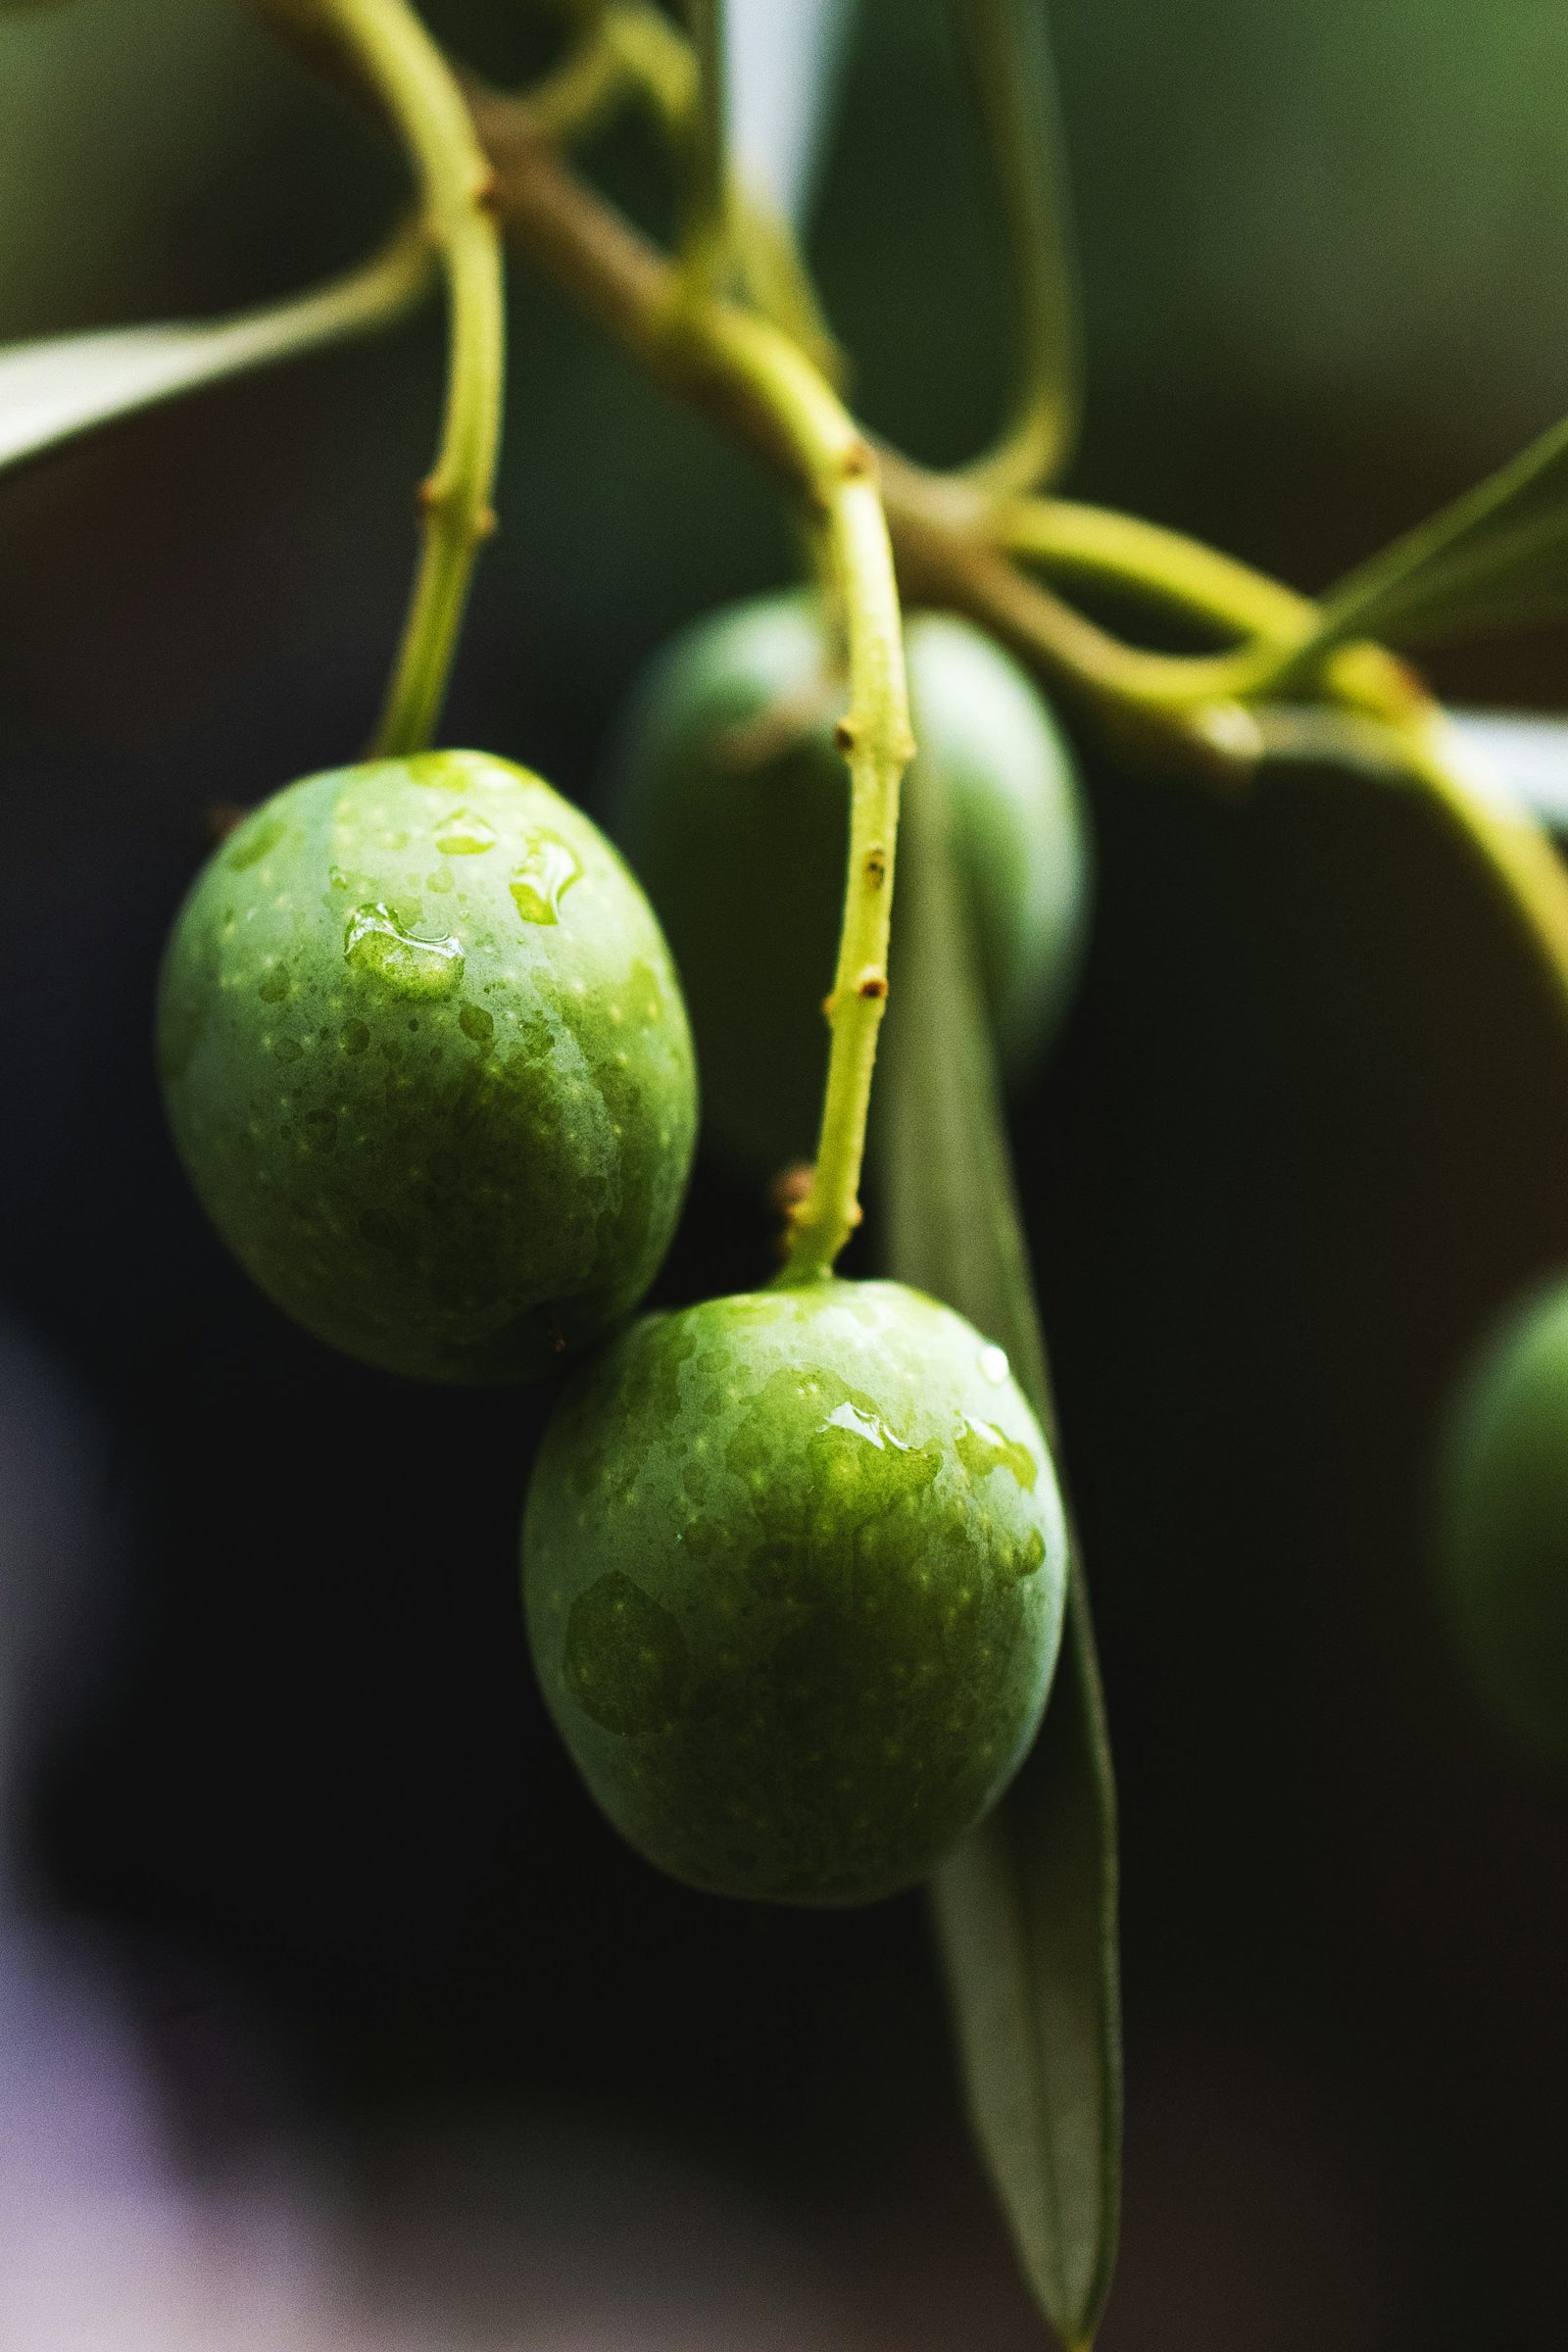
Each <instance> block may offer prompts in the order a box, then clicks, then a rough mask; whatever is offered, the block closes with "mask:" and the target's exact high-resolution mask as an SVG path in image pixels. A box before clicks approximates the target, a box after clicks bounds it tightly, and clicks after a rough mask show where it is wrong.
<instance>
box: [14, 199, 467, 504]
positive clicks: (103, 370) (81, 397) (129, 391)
mask: <svg viewBox="0 0 1568 2352" xmlns="http://www.w3.org/2000/svg"><path fill="white" fill-rule="evenodd" d="M433 274H434V256H433V254H432V252H431V248H430V243H429V239H428V238H427V236H426V235H425V233H424V231H423V229H422V228H421V227H419V226H418V225H417V224H411V225H410V226H408V227H405V228H403V229H400V230H399V232H398V234H397V235H396V236H395V237H394V238H393V239H392V240H391V242H390V243H389V244H388V245H387V246H385V247H384V248H383V250H382V251H381V252H379V253H377V254H376V255H375V256H374V257H373V259H372V260H370V261H369V262H368V263H366V264H364V265H363V266H362V267H361V268H359V269H357V270H350V271H349V272H348V273H347V274H346V275H345V276H342V277H336V278H332V279H330V280H329V281H328V283H327V284H325V285H322V286H316V287H313V288H312V289H311V291H310V292H309V293H307V294H299V295H294V296H292V297H291V298H290V299H289V300H288V301H286V302H279V303H269V304H266V305H264V306H263V307H262V308H260V309H257V310H251V311H240V312H236V313H235V314H233V315H232V316H231V317H229V318H226V319H207V320H193V321H179V322H174V323H167V324H156V325H147V326H128V327H113V328H109V329H106V330H105V331H103V332H101V333H95V334H84V335H53V336H47V337H45V338H43V339H42V340H40V341H37V342H31V343H10V344H4V345H0V468H4V467H5V466H15V465H19V464H20V463H21V462H22V461H23V460H24V459H25V458H33V457H37V456H39V455H40V454H41V453H42V452H43V451H44V450H48V449H54V448H56V447H57V446H58V445H59V444H60V443H61V442H63V441H69V440H73V439H74V438H75V436H76V435H77V434H80V433H85V432H89V431H91V430H92V429H93V427H94V426H96V425H100V424H109V423H111V422H112V421H113V420H114V419H115V418H116V417H128V416H130V415H132V414H133V413H134V412H135V411H136V410H138V409H148V408H152V407H154V406H155V405H156V404H157V403H158V402H159V401H164V400H172V399H174V398H176V397H177V396H178V395H179V394H181V393H184V392H195V391H199V390H200V389H201V388H202V387H203V386H204V385H206V384H213V383H218V382H220V381H221V379H222V378H223V377H225V376H231V375H242V374H245V373H247V372H248V371H249V370H250V369H252V368H267V367H270V366H272V365H273V364H274V363H275V362H277V361H279V360H287V359H292V358H294V357H295V356H296V355H297V354H298V353H300V352H305V351H310V350H312V349H314V348H316V347H317V346H318V345H320V344H323V343H331V342H336V341H338V340H339V339H340V338H342V337H343V336H347V335H357V334H368V333H369V332H370V331H371V330H372V329H374V328H375V327H378V326H382V325H384V324H386V323H388V322H389V321H390V320H391V319H395V318H397V317H398V316H400V315H401V314H402V313H403V312H404V311H406V310H408V309H410V308H411V307H412V306H413V305H414V304H415V303H416V302H417V300H418V299H419V297H420V295H421V294H422V293H423V292H424V291H425V289H426V287H427V286H428V285H429V284H430V283H431V281H432V278H433Z"/></svg>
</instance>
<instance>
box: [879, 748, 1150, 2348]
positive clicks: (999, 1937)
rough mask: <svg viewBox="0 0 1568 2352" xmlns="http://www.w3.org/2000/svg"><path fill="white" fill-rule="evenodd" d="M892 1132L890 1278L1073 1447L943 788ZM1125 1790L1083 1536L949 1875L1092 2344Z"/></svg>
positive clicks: (1026, 2260) (1034, 2239)
mask: <svg viewBox="0 0 1568 2352" xmlns="http://www.w3.org/2000/svg"><path fill="white" fill-rule="evenodd" d="M894 953H895V963H894V967H893V981H894V988H893V995H892V998H891V1000H890V1010H889V1018H888V1023H887V1060H886V1066H885V1071H884V1076H883V1103H882V1113H883V1125H882V1130H881V1135H880V1139H879V1140H880V1144H881V1152H882V1159H883V1163H884V1165H883V1174H882V1182H883V1187H884V1208H885V1215H886V1225H887V1236H888V1257H889V1262H890V1266H891V1270H892V1272H893V1273H894V1274H895V1275H897V1276H898V1277H899V1279H900V1280H902V1281H906V1282H909V1283H913V1284H915V1285H917V1286H918V1287H919V1288H921V1289H923V1290H927V1291H930V1292H933V1293H934V1294H935V1295H936V1296H937V1297H938V1298H941V1299H946V1300H947V1301H948V1302H949V1303H950V1304H952V1305H954V1306H956V1307H957V1308H958V1309H959V1310H960V1311H961V1312H962V1313H964V1314H965V1315H967V1316H968V1317H969V1319H970V1321H971V1322H973V1323H974V1324H976V1325H977V1326H978V1328H979V1329H980V1330H982V1331H983V1332H984V1333H985V1334H986V1336H987V1338H988V1339H993V1340H995V1341H997V1342H998V1343H999V1344H1000V1345H1001V1346H1002V1347H1003V1348H1005V1350H1006V1352H1007V1355H1008V1357H1009V1359H1010V1361H1011V1363H1012V1367H1013V1370H1014V1372H1015V1374H1016V1376H1017V1378H1018V1381H1019V1384H1020V1386H1021V1387H1022V1388H1023V1390H1024V1393H1025V1394H1026V1396H1028V1397H1029V1399H1030V1401H1031V1402H1032V1403H1033V1405H1034V1406H1035V1409H1036V1411H1037V1412H1038V1413H1039V1415H1040V1418H1041V1422H1042V1425H1043V1426H1044V1428H1045V1429H1046V1431H1047V1433H1048V1435H1049V1436H1050V1437H1051V1439H1052V1441H1053V1445H1054V1443H1055V1429H1054V1413H1053V1410H1052V1401H1051V1391H1050V1379H1049V1374H1048V1370H1047V1364H1046V1354H1045V1348H1044V1344H1043V1342H1042V1339H1041V1335H1040V1325H1039V1320H1038V1317H1037V1314H1036V1310H1035V1303H1034V1297H1033V1288H1032V1283H1031V1278H1030V1272H1029V1261H1028V1254H1027V1250H1026V1247H1025V1243H1024V1238H1023V1232H1022V1228H1021V1224H1020V1221H1019V1215H1018V1208H1017V1201H1016V1197H1015V1193H1014V1189H1013V1181H1012V1171H1011V1165H1010V1161H1009V1157H1008V1152H1007V1144H1006V1139H1005V1127H1004V1122H1003V1115H1002V1106H1001V1099H1000V1092H999V1086H998V1080H997V1074H996V1066H995V1060H994V1055H993V1052H992V1047H991V1041H990V1036H989V1032H988V1027H987V1023H986V1018H985V1014H984V1011H983V1009H982V1004H981V998H980V993H979V982H978V978H977V974H976V971H975V966H974V957H973V951H972V944H971V941H970V938H969V934H968V926H967V917H966V914H965V910H964V907H963V904H962V901H961V898H960V894H959V890H958V885H957V882H956V876H955V872H954V868H953V863H952V858H951V853H950V850H949V845H948V839H947V816H946V809H945V807H944V804H943V802H942V799H941V795H940V788H939V785H938V783H937V781H936V779H934V778H933V777H932V776H931V775H930V774H929V773H928V772H926V771H925V770H924V769H923V768H922V766H921V764H920V762H919V761H916V763H915V766H914V768H913V769H912V770H911V771H910V776H909V779H908V784H907V799H906V822H905V826H904V829H903V834H902V839H901V854H900V878H899V921H898V925H897V928H896V930H895V935H894ZM1115 1812H1116V1802H1115V1784H1114V1781H1113V1778H1112V1773H1111V1762H1110V1749H1109V1744H1108V1741H1107V1739H1106V1733H1105V1718H1104V1707H1103V1699H1102V1695H1101V1688H1100V1674H1099V1668H1098V1665H1097V1662H1096V1656H1095V1641H1094V1633H1093V1630H1092V1627H1091V1624H1090V1616H1089V1603H1088V1594H1087V1592H1086V1589H1085V1584H1084V1576H1083V1565H1082V1559H1081V1555H1080V1552H1079V1546H1078V1541H1077V1536H1076V1533H1073V1534H1072V1537H1071V1566H1070V1571H1069V1586H1068V1603H1067V1628H1066V1633H1065V1636H1064V1640H1063V1645H1062V1656H1061V1661H1060V1664H1059V1666H1058V1669H1057V1673H1056V1680H1055V1686H1054V1691H1053V1693H1052V1697H1051V1703H1050V1706H1049V1708H1048V1710H1047V1715H1046V1722H1045V1726H1044V1729H1043V1730H1042V1733H1041V1736H1040V1739H1039V1740H1038V1741H1037V1742H1036V1745H1035V1747H1034V1750H1033V1752H1032V1753H1031V1755H1030V1756H1029V1758H1028V1759H1027V1761H1026V1762H1025V1764H1024V1767H1023V1770H1022V1771H1021V1772H1020V1774H1019V1776H1018V1778H1017V1780H1016V1781H1015V1782H1014V1783H1013V1785H1012V1787H1011V1789H1009V1790H1008V1791H1007V1793H1006V1795H1005V1796H1004V1798H1003V1799H1002V1801H1001V1803H1000V1804H999V1805H998V1806H997V1807H996V1809H995V1810H994V1811H993V1812H992V1814H991V1815H990V1816H989V1818H988V1819H987V1820H986V1821H984V1822H983V1823H982V1824H981V1825H980V1827H979V1828H978V1829H977V1830H975V1831H973V1832H971V1834H970V1835H969V1837H968V1838H965V1839H964V1840H963V1842H962V1843H961V1844H960V1845H959V1846H958V1847H957V1848H956V1851H955V1852H954V1853H953V1854H952V1855H951V1856H950V1857H949V1859H948V1860H947V1861H946V1862H945V1863H944V1864H943V1866H942V1868H941V1870H940V1871H939V1872H938V1873H937V1876H936V1879H935V1881H934V1882H933V1887H932V1898H933V1910H934V1915H935V1921H936V1929H937V1935H938V1938H939V1941H940V1944H941V1948H942V1954H943V1959H944V1963H945V1968H946V1974H947V1978H948V1984H949V1987H950V1992H951V1997H952V2001H953V2007H954V2013H955V2021H956V2033H957V2041H958V2047H959V2052H960V2056H961V2060H962V2065H963V2071H964V2076H965V2082H966V2087H967V2094H968V2101H969V2107H970V2112H971V2116H972V2120H973V2123H974V2128H975V2131H976V2135H977V2137H978V2139H979V2142H980V2146H981V2149H982V2151H983V2153H984V2155H985V2158H986V2161H987V2163H988V2165H989V2167H990V2170H991V2174H992V2178H993V2180H994V2181H995V2183H996V2187H997V2190H998V2193H999V2195H1000V2198H1001V2200H1002V2204H1003V2207H1004V2209H1005V2213H1006V2217H1007V2220H1008V2223H1009V2225H1010V2227H1011V2230H1012V2235H1013V2239H1014V2242H1015V2244H1016V2246H1017V2250H1018V2254H1019V2257H1020V2260H1021V2262H1022V2265H1023V2269H1024V2272H1025V2275H1026V2276H1027V2278H1028V2279H1029V2282H1030V2284H1031V2286H1032V2287H1033V2289H1034V2292H1035V2295H1036V2297H1037V2299H1038V2301H1039V2303H1040V2306H1041V2308H1042V2310H1043V2311H1044V2312H1045V2314H1046V2317H1047V2318H1048V2319H1049V2320H1050V2322H1051V2324H1052V2326H1053V2327H1054V2328H1055V2330H1056V2332H1057V2333H1058V2335H1060V2337H1061V2338H1062V2340H1063V2342H1064V2343H1066V2344H1067V2345H1069V2346H1072V2347H1074V2348H1077V2347H1080V2346H1086V2345H1088V2344H1089V2343H1090V2342H1091V2341H1092V2339H1093V2336H1094V2332H1095V2328H1096V2327H1097V2326H1098V2325H1099V2320H1100V2314H1101V2311H1102V2309H1103V2304H1104V2300H1105V2295H1106V2292H1107V2289H1108V2287H1109V2283H1110V2273H1111V2267H1112V2264H1113V2261H1114V2258H1115V2248H1116V2233H1117V2226H1118V2219H1119V2202H1120V2169H1121V2014H1120V1993H1119V1976H1118V1962H1117V1946H1116V1903H1117V1887H1116V1830H1115Z"/></svg>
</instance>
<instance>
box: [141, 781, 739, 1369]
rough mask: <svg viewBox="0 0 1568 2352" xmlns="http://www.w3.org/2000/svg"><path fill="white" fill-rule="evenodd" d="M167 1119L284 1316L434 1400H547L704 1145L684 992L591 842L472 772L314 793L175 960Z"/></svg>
mask: <svg viewBox="0 0 1568 2352" xmlns="http://www.w3.org/2000/svg"><path fill="white" fill-rule="evenodd" d="M158 1045H159V1058H160V1063H161V1067H162V1073H163V1081H164V1091H165V1099H166V1102H167V1104H168V1109H169V1118H170V1124H171V1126H172V1130H173V1135H174V1141H175V1144H176V1146H177V1148H178V1151H179V1154H180V1157H181V1159H182V1160H183V1161H184V1163H185V1167H186V1169H187V1171H188V1173H189V1175H190V1178H191V1181H192V1183H193V1184H194V1186H195V1188H196V1191H197V1193H198V1194H199V1195H200V1197H201V1200H202V1202H203V1204H204V1206H205V1207H206V1209H207V1212H208V1214H209V1215H210V1216H211V1218H212V1219H213V1222H214V1224H215V1225H216V1226H217V1227H218V1229H219V1231H220V1233H221V1234H222V1236H223V1238H224V1240H225V1241H226V1242H227V1243H228V1245H229V1247H230V1249H231V1250H233V1251H234V1254H235V1256H236V1257H237V1258H238V1259H239V1260H240V1263H241V1264H242V1265H243V1266H244V1267H245V1268H246V1270H247V1271H248V1272H249V1273H250V1274H251V1276H252V1277H253V1278H254V1280H255V1281H256V1282H257V1283H258V1284H259V1285H260V1286H261V1288H262V1289H263V1290H264V1291H266V1292H267V1294H268V1295H269V1297H270V1298H271V1299H274V1300H275V1301H276V1303H277V1304H278V1305H279V1306H281V1307H283V1308H284V1309H285V1310H286V1311H287V1312H288V1313H289V1314H291V1315H293V1316H295V1317H296V1318H297V1319H298V1320H299V1321H300V1322H301V1323H303V1324H305V1325H306V1327H307V1328H308V1329H309V1330H311V1331H313V1332H315V1333H316V1334H317V1335H318V1336H319V1338H321V1339H323V1340H326V1341H328V1342H329V1343H330V1344H331V1345H332V1346H333V1347H336V1348H342V1349H344V1350H345V1352H346V1353H348V1354H350V1355H355V1356H360V1357H363V1358H364V1359H365V1360H366V1361H367V1362H368V1363H372V1364H377V1365H380V1366H382V1367H383V1368H384V1369H385V1370H388V1371H393V1372H402V1373H407V1374H410V1375H412V1376H414V1377H416V1378H417V1379H424V1380H440V1381H460V1382H491V1381H514V1380H527V1379H531V1378H533V1377H535V1376H536V1375H538V1374H539V1373H542V1372H544V1371H545V1370H547V1369H548V1368H549V1367H550V1366H551V1365H552V1364H553V1363H555V1362H556V1361H558V1360H559V1358H560V1357H561V1356H562V1355H563V1354H564V1352H565V1351H566V1350H568V1349H570V1348H576V1347H578V1346H580V1345H581V1344H582V1343H583V1342H585V1341H587V1340H590V1339H593V1338H595V1337H596V1336H597V1335H598V1334H600V1333H601V1332H602V1331H603V1330H604V1329H605V1328H606V1327H607V1325H609V1324H610V1323H612V1322H613V1321H614V1320H615V1319H616V1318H618V1317H619V1316H621V1315H624V1314H626V1313H628V1312H629V1311H630V1309H631V1308H632V1307H634V1306H635V1305H636V1303H637V1301H638V1300H639V1299H641V1297H642V1295H643V1293H644V1291H645V1290H646V1289H647V1287H648V1285H649V1283H650V1282H651V1281H652V1279H653V1277H654V1275H655V1273H656V1272H657V1271H658V1268H659V1266H660V1263H661V1261H662V1257H663V1254H664V1251H665V1250H666V1248H667V1247H668V1244H669V1238H670V1235H671V1233H672V1231H673V1229H674V1225H675V1219H676V1216H677V1214H678V1212H679V1208H680V1203H681V1198H682V1194H683V1192H684V1188H685V1183H686V1178H687V1174H688V1172H689V1168H690V1164H691V1155H692V1149H693V1143H694V1139H695V1133H696V1122H697V1096H696V1080H695V1076H694V1070H693V1058H692V1049H691V1038H690V1034H689V1032H688V1029H687V1025H686V1015H685V1010H684V1007H683V1005H682V1002H681V995H680V989H679V985H678V983H677V981H676V979H675V975H674V971H673V968H672V966H671V964H670V960H669V956H668V952H667V950H666V948H665V946H664V942H663V938H662V934H661V932H660V928H659V925H658V922H657V921H656V919H655V917H654V914H653V912H652V910H651V908H650V907H649V906H648V903H647V901H646V900H645V899H644V897H643V895H642V892H641V891H640V890H639V889H638V887H637V885H636V883H635V882H634V881H633V880H632V878H631V876H630V875H629V874H628V873H627V871H626V868H625V867H624V865H623V864H622V863H621V860H620V858H618V857H617V855H616V853H615V852H614V851H613V849H612V848H611V846H610V844H609V843H608V842H607V841H606V840H605V838H604V836H603V835H602V834H601V833H600V832H599V831H598V829H597V827H596V826H594V825H593V824H591V823H590V822H589V820H588V819H587V818H586V817H585V816H583V815H582V814H581V812H580V811H579V810H577V809H573V808H572V807H571V806H570V804H569V803H568V802H566V801H564V800H563V799H562V798H561V797H560V795H559V794H558V793H556V792H553V791H552V790H551V788H550V786H549V785H548V784H545V783H543V782H542V781H541V780H540V778H539V777H537V776H535V775H531V774H529V772H528V771H527V770H526V769H525V768H520V767H515V766H513V765H512V764H511V763H510V762H509V761H507V760H495V759H491V758H490V757H488V756H487V755H485V754H482V753H475V752H439V753H430V754H425V755H421V756H419V757H417V758H413V759H408V760H375V761H372V762H370V763H368V764H367V765H365V766H360V767H349V768H341V769H337V770H334V771H333V772H332V773H330V774H326V775H319V776H308V777H307V778H306V779H305V780H304V781H303V782H302V783H298V784H291V785H290V786H289V787H288V788H287V790H286V791H283V792H279V793H277V794H275V795H274V796H273V797H272V799H270V801H268V802H266V803H265V804H264V806H263V807H262V808H260V809H257V810H255V812H254V813H253V814H252V815H251V816H250V817H249V818H247V820H246V822H245V823H244V824H243V825H241V826H240V828H239V830H238V831H237V832H236V833H234V834H233V835H232V836H231V838H230V839H229V840H228V841H227V842H225V843H224V844H223V846H222V847H221V849H220V850H219V851H218V852H217V854H216V855H215V856H214V857H213V858H212V859H211V860H210V861H209V863H208V865H207V866H206V868H205V869H204V871H203V872H202V873H201V875H200V876H199V877H198V879H197V881H196V883H195V885H194V887H193V889H192V890H191V893H190V896H189V897H188V899H187V900H186V902H185V905H184V907H183V908H182V909H181V912H180V914H179V917H178V919H177V921H176V922H175V925H174V929H173V932H172V936H171V939H170V943H169V948H168V951H167V954H166V956H165V962H164V972H163V982H162V989H161V994H160V1003H159V1014H158Z"/></svg>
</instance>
